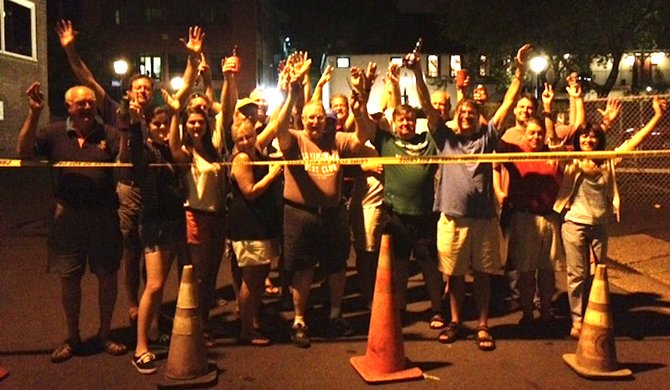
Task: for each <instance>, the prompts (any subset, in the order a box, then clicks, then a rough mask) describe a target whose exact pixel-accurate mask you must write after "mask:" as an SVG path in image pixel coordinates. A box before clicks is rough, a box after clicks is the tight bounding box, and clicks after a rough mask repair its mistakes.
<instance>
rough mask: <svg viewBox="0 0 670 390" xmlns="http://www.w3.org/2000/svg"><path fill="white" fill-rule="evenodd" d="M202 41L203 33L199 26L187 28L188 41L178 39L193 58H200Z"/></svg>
mask: <svg viewBox="0 0 670 390" xmlns="http://www.w3.org/2000/svg"><path fill="white" fill-rule="evenodd" d="M204 39H205V32H204V31H202V28H200V26H192V27H189V28H188V40H186V39H185V38H179V40H180V41H181V42H182V43H183V44H184V47H185V48H186V50H188V52H189V54H190V55H191V56H193V57H195V58H200V53H202V42H203V40H204Z"/></svg>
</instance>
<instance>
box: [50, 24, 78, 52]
mask: <svg viewBox="0 0 670 390" xmlns="http://www.w3.org/2000/svg"><path fill="white" fill-rule="evenodd" d="M56 33H57V34H58V39H59V40H60V45H61V47H68V46H70V45H73V44H74V41H75V40H76V37H77V34H79V33H78V32H77V31H75V30H74V27H72V21H70V20H67V19H61V20H59V21H58V22H56Z"/></svg>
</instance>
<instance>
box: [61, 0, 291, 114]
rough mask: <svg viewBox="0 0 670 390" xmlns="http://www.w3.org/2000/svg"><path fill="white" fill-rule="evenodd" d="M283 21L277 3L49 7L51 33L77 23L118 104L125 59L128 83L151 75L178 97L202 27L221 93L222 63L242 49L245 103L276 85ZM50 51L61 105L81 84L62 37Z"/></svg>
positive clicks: (83, 47)
mask: <svg viewBox="0 0 670 390" xmlns="http://www.w3.org/2000/svg"><path fill="white" fill-rule="evenodd" d="M280 17H281V15H279V14H278V11H276V10H275V8H274V7H273V6H272V5H271V2H270V1H269V0H254V1H244V0H194V1H175V0H160V1H159V0H133V1H127V0H105V1H102V0H51V1H49V25H50V26H54V25H55V23H56V21H57V20H58V19H61V18H67V19H71V20H73V22H74V24H75V28H76V30H77V31H79V32H80V37H79V39H78V41H77V49H78V50H79V52H80V54H81V56H82V58H83V59H84V61H85V62H86V63H87V64H88V65H89V67H90V68H91V70H92V71H93V73H94V74H95V76H96V78H97V79H98V81H99V82H100V83H101V84H102V85H103V86H104V87H105V88H106V89H107V90H108V91H109V92H110V94H111V95H112V96H118V95H119V94H120V92H121V88H122V87H121V85H119V81H120V79H121V78H122V77H121V76H118V75H116V74H115V73H114V69H113V63H114V61H116V60H119V59H123V60H125V61H126V62H127V63H128V64H129V70H128V72H127V74H126V76H125V78H127V77H128V76H129V75H131V74H134V73H144V74H148V75H150V76H151V77H153V78H154V80H155V82H156V87H157V88H166V89H168V90H170V89H171V87H170V80H172V79H173V78H174V77H177V76H181V75H182V73H183V70H184V67H185V64H186V52H185V50H184V48H183V44H182V43H181V42H179V38H182V37H184V38H185V37H187V33H188V27H189V26H193V25H199V26H201V27H202V28H203V29H204V31H205V33H206V37H205V52H206V54H207V55H208V58H209V61H210V65H211V68H212V76H213V79H214V87H215V89H217V90H218V89H220V87H221V81H222V75H221V70H220V65H219V64H220V61H221V58H222V57H223V56H224V55H230V53H231V51H232V48H233V47H234V46H235V45H237V46H238V47H239V55H240V57H241V61H242V71H241V73H240V75H239V77H238V79H237V81H238V88H239V92H240V95H242V94H248V93H249V92H250V91H251V90H252V89H254V88H255V87H256V86H257V85H266V84H270V83H274V80H275V69H276V65H275V64H276V62H277V60H278V58H276V57H275V55H276V54H278V53H279V51H280V42H281V36H280V34H279V32H278V23H279V20H280ZM49 45H50V60H51V61H50V64H51V66H52V69H51V71H50V80H51V82H52V94H51V97H52V98H56V97H57V96H58V95H59V94H60V95H61V96H62V92H63V91H64V90H65V88H67V87H68V86H69V85H72V83H74V77H73V75H72V73H71V72H70V71H69V67H68V64H67V61H66V60H65V56H64V54H63V52H62V50H60V46H59V43H58V38H57V36H56V34H55V33H50V35H49ZM124 87H125V83H124ZM56 109H57V108H56V107H54V110H56ZM57 113H58V114H60V111H58V112H57Z"/></svg>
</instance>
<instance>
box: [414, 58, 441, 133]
mask: <svg viewBox="0 0 670 390" xmlns="http://www.w3.org/2000/svg"><path fill="white" fill-rule="evenodd" d="M405 63H406V64H411V65H408V67H409V69H410V70H411V71H412V72H413V73H414V79H415V80H416V93H417V95H419V102H420V103H421V109H422V110H423V112H424V114H426V118H427V119H428V129H430V131H435V130H437V128H438V127H439V126H440V122H441V121H442V118H441V117H440V112H439V111H438V110H436V109H435V107H433V105H432V104H431V103H430V92H429V91H428V86H427V85H426V80H424V78H423V71H422V70H421V53H414V52H413V53H409V54H407V55H406V56H405Z"/></svg>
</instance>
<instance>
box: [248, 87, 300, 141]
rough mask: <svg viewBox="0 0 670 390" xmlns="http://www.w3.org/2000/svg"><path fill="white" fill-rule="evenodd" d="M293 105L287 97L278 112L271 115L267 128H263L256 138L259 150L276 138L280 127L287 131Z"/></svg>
mask: <svg viewBox="0 0 670 390" xmlns="http://www.w3.org/2000/svg"><path fill="white" fill-rule="evenodd" d="M293 104H294V103H291V101H290V96H288V95H287V96H286V99H284V102H283V103H282V105H281V107H280V108H279V110H277V111H276V112H275V113H273V114H272V116H271V117H270V121H269V122H268V124H267V126H265V128H264V129H263V131H261V133H260V134H259V135H258V137H256V146H257V148H258V149H259V150H263V149H265V148H266V147H267V146H268V145H270V143H271V142H272V140H273V139H274V138H275V137H276V136H277V131H278V130H279V127H280V126H284V127H285V128H287V129H288V126H289V122H290V120H291V110H293Z"/></svg>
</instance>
